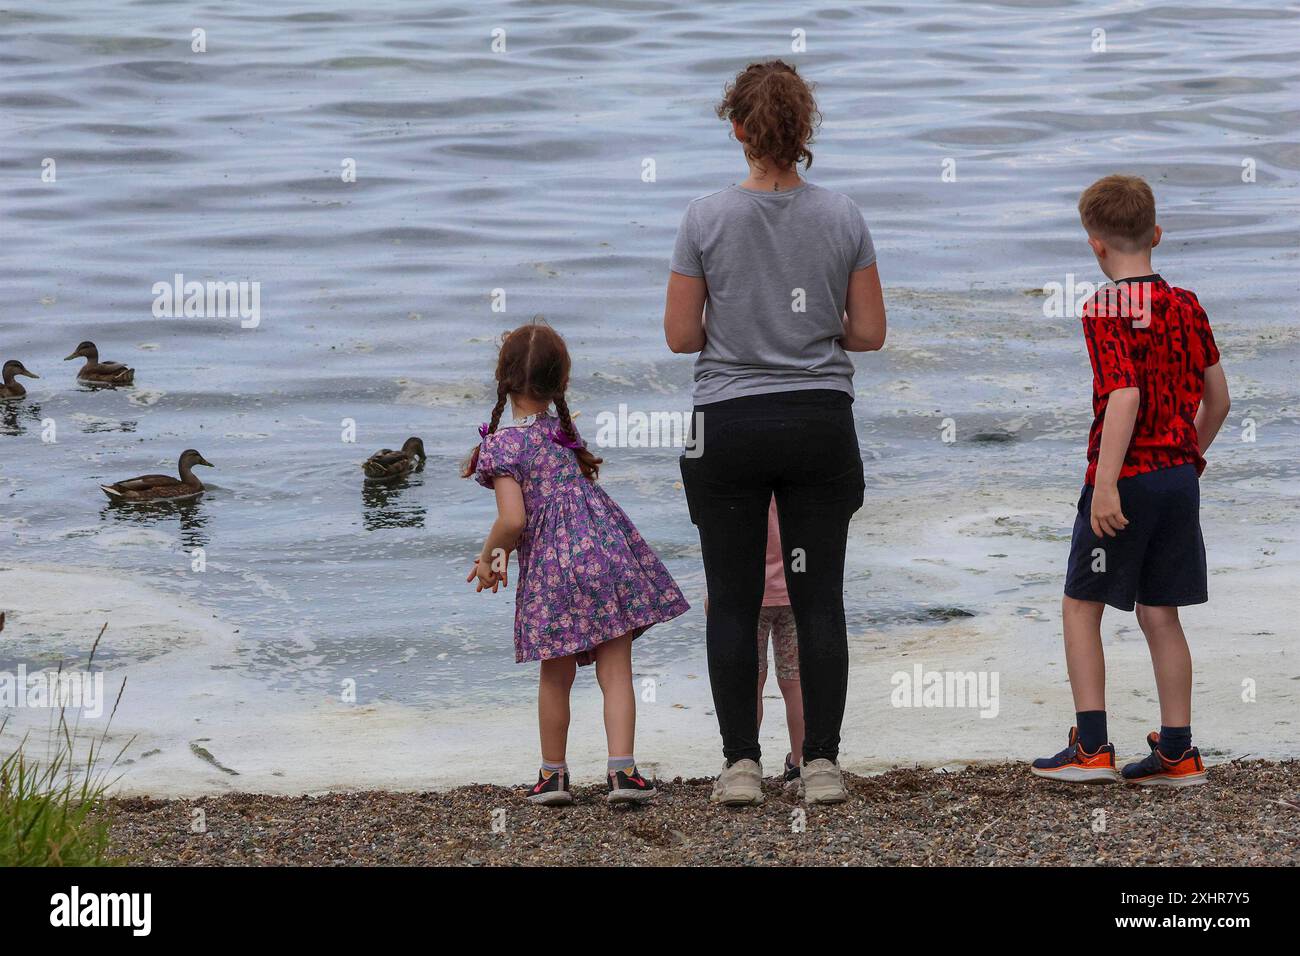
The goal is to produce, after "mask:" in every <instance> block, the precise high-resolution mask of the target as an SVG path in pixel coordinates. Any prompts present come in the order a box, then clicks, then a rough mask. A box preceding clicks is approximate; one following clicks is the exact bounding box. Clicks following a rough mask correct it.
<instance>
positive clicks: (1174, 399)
mask: <svg viewBox="0 0 1300 956" xmlns="http://www.w3.org/2000/svg"><path fill="white" fill-rule="evenodd" d="M1079 216H1080V219H1081V220H1082V222H1083V227H1084V229H1085V230H1086V231H1087V233H1088V245H1089V246H1091V247H1092V251H1093V253H1094V255H1096V257H1097V263H1098V264H1099V265H1100V266H1101V271H1102V272H1104V273H1105V274H1106V277H1107V278H1108V279H1110V280H1111V281H1112V282H1113V283H1114V284H1113V285H1111V286H1106V287H1103V288H1102V289H1100V290H1098V292H1097V294H1096V296H1094V297H1093V299H1092V301H1090V302H1089V303H1088V305H1087V306H1086V307H1085V308H1084V313H1083V332H1084V338H1085V340H1086V342H1087V346H1088V357H1089V359H1090V360H1091V362H1092V371H1093V387H1092V388H1093V391H1092V395H1093V397H1092V407H1093V423H1092V429H1091V431H1090V432H1089V435H1088V471H1087V476H1086V478H1085V484H1084V487H1083V491H1082V493H1081V494H1080V496H1079V508H1078V515H1077V517H1076V520H1075V525H1074V535H1073V539H1072V541H1071V546H1070V561H1069V568H1068V570H1067V572H1066V583H1065V599H1064V602H1063V604H1062V608H1061V616H1062V620H1063V624H1064V629H1065V661H1066V667H1067V668H1068V670H1069V675H1070V688H1071V691H1072V692H1073V694H1074V706H1075V710H1076V715H1075V716H1076V726H1075V727H1072V728H1071V729H1070V741H1069V746H1067V747H1066V749H1065V750H1063V751H1061V752H1060V753H1058V754H1057V755H1056V756H1054V757H1045V758H1041V759H1039V760H1035V761H1034V764H1033V768H1032V769H1033V772H1034V773H1035V774H1037V775H1039V776H1041V777H1047V778H1051V779H1055V780H1063V781H1068V782H1072V783H1097V782H1110V781H1117V780H1120V779H1123V780H1126V781H1128V782H1130V783H1136V784H1145V785H1153V784H1161V785H1168V786H1178V787H1184V786H1191V785H1193V784H1199V783H1204V782H1205V766H1204V764H1203V763H1202V762H1201V755H1200V752H1199V751H1198V750H1197V749H1196V748H1195V747H1193V746H1192V731H1191V707H1192V659H1191V655H1190V653H1189V652H1188V649H1187V639H1186V637H1185V636H1184V635H1183V628H1182V625H1181V623H1180V622H1179V619H1178V608H1179V607H1181V606H1184V605H1190V604H1203V603H1205V602H1206V601H1207V600H1208V595H1207V593H1206V570H1205V544H1204V541H1203V540H1202V538H1201V524H1200V515H1199V510H1200V488H1199V476H1200V473H1201V471H1202V470H1203V469H1204V468H1205V459H1204V458H1203V457H1202V454H1203V453H1204V452H1205V450H1206V449H1208V448H1209V447H1210V443H1211V442H1212V441H1214V436H1215V435H1216V434H1218V431H1219V427H1220V426H1221V425H1222V424H1223V421H1224V419H1225V418H1226V417H1227V415H1228V408H1229V399H1228V384H1227V380H1226V379H1225V378H1224V375H1223V369H1222V368H1221V367H1220V365H1219V351H1218V348H1217V347H1216V346H1215V344H1214V334H1213V332H1212V331H1211V330H1210V323H1209V320H1208V319H1207V318H1206V315H1205V310H1204V309H1202V308H1201V305H1200V303H1199V302H1198V301H1197V299H1196V296H1195V295H1194V294H1192V293H1191V292H1189V291H1187V290H1186V289H1179V288H1175V287H1173V286H1170V285H1169V284H1168V283H1167V282H1165V280H1164V279H1162V278H1161V277H1160V276H1159V275H1156V274H1155V273H1154V271H1153V270H1152V268H1151V250H1152V249H1153V248H1154V247H1155V246H1157V245H1158V244H1159V243H1160V235H1161V230H1160V227H1159V226H1158V225H1157V224H1156V205H1155V197H1154V196H1153V195H1152V193H1151V188H1150V187H1149V186H1148V185H1147V184H1146V182H1144V181H1143V180H1141V179H1139V178H1137V177H1135V176H1107V177H1105V178H1104V179H1100V180H1098V181H1097V182H1095V183H1093V184H1092V185H1091V186H1089V187H1088V188H1087V189H1086V190H1085V191H1084V193H1083V196H1082V197H1080V199H1079ZM1107 604H1109V605H1110V606H1111V607H1115V608H1119V609H1120V610H1122V611H1131V610H1134V608H1135V607H1136V610H1137V619H1138V624H1139V625H1141V627H1142V633H1143V634H1145V635H1146V639H1147V647H1148V649H1149V650H1150V652H1151V663H1152V666H1153V668H1154V670H1155V678H1156V690H1157V692H1158V694H1159V698H1160V723H1161V727H1160V732H1159V733H1155V732H1152V733H1151V734H1148V735H1147V744H1148V746H1149V747H1150V750H1151V752H1150V753H1149V754H1148V755H1147V757H1146V758H1145V759H1143V760H1140V761H1137V762H1135V763H1131V764H1128V765H1127V766H1125V767H1124V770H1123V773H1122V775H1121V773H1120V772H1119V771H1118V770H1117V769H1116V766H1115V748H1114V746H1113V745H1112V744H1111V743H1110V742H1109V739H1108V736H1107V733H1106V665H1105V658H1104V656H1103V653H1102V644H1101V617H1102V612H1103V610H1104V609H1105V607H1106V605H1107Z"/></svg>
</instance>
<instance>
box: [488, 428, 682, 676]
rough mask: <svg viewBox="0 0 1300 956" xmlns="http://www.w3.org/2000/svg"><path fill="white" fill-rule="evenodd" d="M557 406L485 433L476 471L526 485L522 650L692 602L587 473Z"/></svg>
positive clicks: (652, 617) (574, 650)
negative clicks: (569, 444) (565, 439)
mask: <svg viewBox="0 0 1300 956" xmlns="http://www.w3.org/2000/svg"><path fill="white" fill-rule="evenodd" d="M560 437H561V436H560V423H559V420H558V419H557V418H555V417H554V416H553V415H549V414H542V415H537V416H529V418H526V419H523V420H521V421H520V422H518V423H516V424H514V425H502V426H499V427H498V428H497V430H496V431H495V432H493V433H492V434H490V435H486V436H484V438H483V443H482V445H481V447H480V449H479V458H478V470H477V472H476V473H475V475H474V478H475V480H476V481H477V482H478V483H479V484H481V485H483V486H484V487H485V488H491V487H492V481H493V478H495V477H496V476H498V475H508V476H510V477H511V478H514V479H515V480H516V481H518V482H519V485H520V487H521V488H522V489H523V493H524V510H525V511H526V513H527V516H528V523H527V526H526V527H525V529H524V533H523V535H522V536H521V538H520V539H519V546H518V551H517V555H518V558H519V572H518V579H517V580H516V582H515V588H516V591H515V660H516V661H518V662H523V661H539V660H549V659H550V658H553V657H569V656H571V655H577V656H578V663H579V664H590V663H591V661H592V660H593V657H592V655H591V650H592V649H593V648H594V647H596V645H598V644H602V643H604V642H605V641H609V640H613V639H614V638H616V637H621V636H622V635H624V634H627V633H629V632H630V633H631V634H632V636H633V637H639V636H640V635H641V634H642V633H643V632H644V631H645V630H646V628H648V627H650V626H651V625H654V624H658V623H659V622H661V621H669V620H672V619H673V618H675V617H677V616H678V615H679V614H682V613H684V612H685V611H686V610H687V609H688V608H689V607H690V605H689V604H688V603H687V602H686V599H685V598H684V597H683V596H682V592H681V589H680V588H678V587H677V582H676V581H674V580H673V578H672V575H671V574H669V573H668V569H667V568H665V567H664V566H663V563H662V562H661V561H660V560H659V557H658V556H657V555H656V554H655V553H654V551H653V550H652V549H651V547H650V545H648V544H646V542H645V539H644V538H642V537H641V534H640V532H638V531H637V530H636V528H635V527H634V526H633V524H632V522H631V520H630V519H629V518H628V516H627V515H626V514H624V513H623V509H622V508H620V507H619V506H618V505H616V504H615V503H614V500H613V499H612V498H610V496H609V495H608V494H606V493H605V489H604V488H602V487H600V485H598V484H596V483H595V482H593V481H588V480H587V479H586V478H584V477H583V475H582V470H581V469H580V468H579V467H578V458H577V456H576V455H575V454H574V452H573V450H572V449H571V448H566V447H565V446H564V445H562V444H560V443H559V439H560Z"/></svg>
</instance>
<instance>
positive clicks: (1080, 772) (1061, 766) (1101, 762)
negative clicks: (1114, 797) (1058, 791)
mask: <svg viewBox="0 0 1300 956" xmlns="http://www.w3.org/2000/svg"><path fill="white" fill-rule="evenodd" d="M1029 769H1030V772H1032V773H1033V774H1034V775H1035V776H1038V777H1043V778H1044V779H1047V780H1060V781H1062V782H1064V783H1117V782H1118V781H1119V779H1120V775H1119V771H1118V770H1117V769H1116V768H1115V747H1114V745H1113V744H1102V745H1101V746H1100V747H1098V748H1097V752H1096V753H1091V754H1090V753H1088V752H1087V751H1086V750H1084V749H1083V747H1082V746H1081V745H1080V744H1079V730H1078V728H1077V727H1071V728H1070V743H1069V746H1067V747H1066V748H1065V749H1064V750H1062V751H1061V752H1060V753H1058V754H1057V755H1056V756H1054V757H1039V758H1038V759H1037V760H1035V761H1034V763H1033V765H1032V766H1031V767H1030V768H1029Z"/></svg>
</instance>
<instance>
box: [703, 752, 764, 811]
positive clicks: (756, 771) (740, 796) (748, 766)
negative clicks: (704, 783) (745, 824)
mask: <svg viewBox="0 0 1300 956" xmlns="http://www.w3.org/2000/svg"><path fill="white" fill-rule="evenodd" d="M709 800H710V801H712V802H713V803H721V804H722V805H723V806H727V807H743V806H747V805H753V804H758V803H762V802H763V767H762V765H761V764H759V762H758V761H757V760H737V761H736V762H735V763H733V764H729V765H727V766H724V767H723V768H722V773H720V774H718V779H717V780H715V781H713V793H712V794H710V796H709Z"/></svg>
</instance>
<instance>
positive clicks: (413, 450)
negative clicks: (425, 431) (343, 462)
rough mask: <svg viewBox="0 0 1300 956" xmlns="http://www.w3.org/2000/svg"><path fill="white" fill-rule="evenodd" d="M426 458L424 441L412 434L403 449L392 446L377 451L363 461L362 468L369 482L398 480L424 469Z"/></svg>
mask: <svg viewBox="0 0 1300 956" xmlns="http://www.w3.org/2000/svg"><path fill="white" fill-rule="evenodd" d="M417 458H418V459H419V461H418V462H417V461H416V459H417ZM424 458H425V455H424V442H423V441H421V440H420V439H419V438H416V437H415V436H414V435H412V436H411V437H410V438H408V439H406V441H405V443H403V445H402V450H401V451H393V450H392V449H391V448H385V449H383V450H382V451H377V452H375V453H374V454H373V455H371V456H370V457H369V458H367V459H366V460H365V461H364V462H362V464H361V470H362V471H364V472H365V473H366V481H368V482H379V481H396V480H397V479H399V478H405V477H406V476H407V475H409V474H410V473H411V472H412V471H419V470H420V469H422V468H423V467H424Z"/></svg>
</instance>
